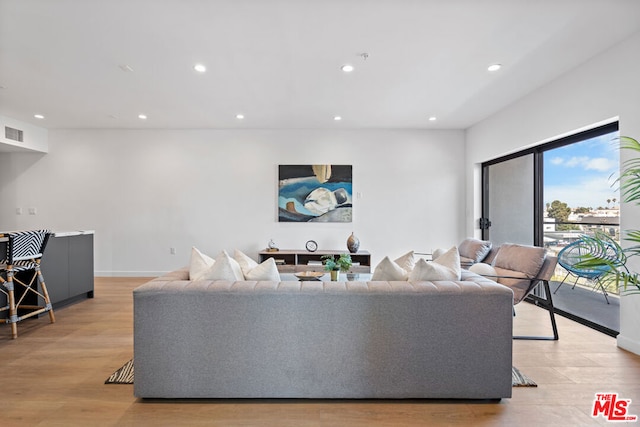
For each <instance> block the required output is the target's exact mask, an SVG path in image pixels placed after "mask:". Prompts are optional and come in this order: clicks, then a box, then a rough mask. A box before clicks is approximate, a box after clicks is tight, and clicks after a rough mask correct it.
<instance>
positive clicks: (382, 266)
mask: <svg viewBox="0 0 640 427" xmlns="http://www.w3.org/2000/svg"><path fill="white" fill-rule="evenodd" d="M408 276H409V273H408V272H407V270H405V269H404V268H402V267H400V266H399V265H398V263H396V262H394V261H391V260H390V259H389V257H388V256H386V257H384V258H383V259H382V261H380V263H379V264H378V265H377V266H376V268H375V270H373V276H372V277H371V280H372V281H384V280H407V277H408Z"/></svg>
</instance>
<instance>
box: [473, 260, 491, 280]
mask: <svg viewBox="0 0 640 427" xmlns="http://www.w3.org/2000/svg"><path fill="white" fill-rule="evenodd" d="M469 271H471V272H473V273H476V274H479V275H481V276H485V277H487V278H489V279H491V280H493V281H497V280H498V279H497V278H496V276H497V275H498V273H497V272H496V269H495V268H493V266H492V265H490V264H485V263H484V262H478V263H476V264H473V265H472V266H471V267H469Z"/></svg>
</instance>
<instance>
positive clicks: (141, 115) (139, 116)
mask: <svg viewBox="0 0 640 427" xmlns="http://www.w3.org/2000/svg"><path fill="white" fill-rule="evenodd" d="M138 118H139V119H140V120H147V115H146V114H138Z"/></svg>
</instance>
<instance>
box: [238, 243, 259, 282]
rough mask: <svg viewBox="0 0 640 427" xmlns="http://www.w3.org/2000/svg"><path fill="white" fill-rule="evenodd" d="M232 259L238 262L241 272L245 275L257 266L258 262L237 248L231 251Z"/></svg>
mask: <svg viewBox="0 0 640 427" xmlns="http://www.w3.org/2000/svg"><path fill="white" fill-rule="evenodd" d="M233 259H235V260H236V261H237V262H238V264H240V269H241V270H242V274H244V275H245V276H246V275H247V273H248V272H250V271H251V270H253V269H254V268H256V267H257V266H258V263H257V262H256V261H254V260H253V258H251V257H250V256H248V255H246V254H245V253H244V252H241V251H239V250H238V249H236V250H234V251H233Z"/></svg>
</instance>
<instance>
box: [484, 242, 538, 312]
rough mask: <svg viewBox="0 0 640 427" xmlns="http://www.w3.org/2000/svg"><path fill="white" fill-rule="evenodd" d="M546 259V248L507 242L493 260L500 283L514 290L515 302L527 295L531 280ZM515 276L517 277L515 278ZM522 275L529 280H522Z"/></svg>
mask: <svg viewBox="0 0 640 427" xmlns="http://www.w3.org/2000/svg"><path fill="white" fill-rule="evenodd" d="M544 259H545V250H544V248H540V247H536V246H528V245H516V244H511V243H505V244H503V245H501V246H500V250H499V251H498V253H497V254H496V258H495V259H494V260H493V267H494V268H495V270H496V273H497V275H498V276H508V277H498V280H497V281H498V283H500V284H503V285H505V286H508V287H510V288H511V290H512V291H513V302H514V304H517V303H519V302H520V301H522V299H523V298H524V297H525V296H526V293H527V290H528V289H529V286H530V285H531V280H529V279H532V278H534V277H536V275H537V274H538V272H539V271H540V268H541V267H542V264H543V263H544ZM513 277H516V278H515V279H514V278H513ZM517 277H522V278H525V279H527V280H520V279H517Z"/></svg>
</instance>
